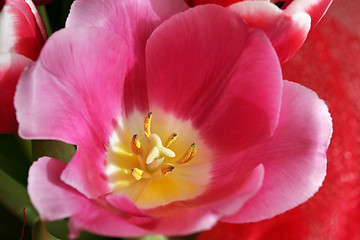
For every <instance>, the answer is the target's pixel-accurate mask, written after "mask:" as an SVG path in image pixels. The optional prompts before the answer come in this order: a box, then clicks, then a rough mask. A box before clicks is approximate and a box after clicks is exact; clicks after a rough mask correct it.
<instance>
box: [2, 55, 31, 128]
mask: <svg viewBox="0 0 360 240" xmlns="http://www.w3.org/2000/svg"><path fill="white" fill-rule="evenodd" d="M31 63H32V60H30V59H28V58H27V57H24V56H22V55H19V54H16V53H1V54H0V89H1V91H0V102H1V104H0V116H1V118H0V133H15V132H16V131H17V128H18V123H17V121H16V117H15V108H14V94H15V87H16V84H17V82H18V79H19V77H20V74H21V73H22V71H23V70H24V68H25V67H26V66H28V65H30V64H31Z"/></svg>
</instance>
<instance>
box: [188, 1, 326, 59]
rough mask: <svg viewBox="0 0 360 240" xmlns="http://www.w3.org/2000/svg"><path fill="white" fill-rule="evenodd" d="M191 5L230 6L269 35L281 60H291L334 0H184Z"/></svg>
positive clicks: (250, 23) (252, 24) (251, 24)
mask: <svg viewBox="0 0 360 240" xmlns="http://www.w3.org/2000/svg"><path fill="white" fill-rule="evenodd" d="M185 1H186V2H187V3H188V4H189V5H190V6H195V5H201V4H206V3H215V4H219V5H222V6H224V7H228V8H229V9H231V10H232V11H234V12H236V13H238V14H240V15H241V16H242V17H243V18H245V19H246V21H247V22H248V24H249V25H250V26H253V27H256V28H261V29H263V30H264V31H265V33H266V34H267V35H268V37H269V39H270V40H271V43H272V44H273V46H274V48H275V50H276V52H277V54H278V56H279V59H280V61H281V62H286V61H287V60H288V59H290V58H291V57H292V56H293V55H294V54H295V53H296V52H297V51H298V50H299V48H300V47H301V45H302V44H303V43H304V41H305V39H306V36H307V34H308V32H309V30H310V28H312V27H314V26H315V25H316V24H317V23H318V22H319V21H320V19H321V18H322V16H323V15H324V14H325V12H326V11H327V9H328V8H329V6H330V4H331V2H332V0H284V1H279V0H185Z"/></svg>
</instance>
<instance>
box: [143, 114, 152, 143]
mask: <svg viewBox="0 0 360 240" xmlns="http://www.w3.org/2000/svg"><path fill="white" fill-rule="evenodd" d="M151 117H152V112H149V113H148V115H146V118H145V121H144V133H145V137H146V138H147V139H149V136H150V134H151V132H150V127H151Z"/></svg>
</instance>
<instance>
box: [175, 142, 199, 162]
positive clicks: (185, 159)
mask: <svg viewBox="0 0 360 240" xmlns="http://www.w3.org/2000/svg"><path fill="white" fill-rule="evenodd" d="M195 153H196V144H195V143H193V144H191V146H190V147H189V148H188V150H187V151H186V152H185V154H184V155H183V156H182V157H181V158H180V159H179V160H178V161H177V163H179V164H184V163H187V162H189V161H190V160H191V159H193V157H194V156H195Z"/></svg>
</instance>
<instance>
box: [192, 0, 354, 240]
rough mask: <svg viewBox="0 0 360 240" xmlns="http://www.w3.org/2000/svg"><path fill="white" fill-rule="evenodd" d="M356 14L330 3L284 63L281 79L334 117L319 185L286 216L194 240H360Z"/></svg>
mask: <svg viewBox="0 0 360 240" xmlns="http://www.w3.org/2000/svg"><path fill="white" fill-rule="evenodd" d="M359 11H360V5H359V4H358V3H356V2H355V1H346V0H337V1H334V3H333V6H332V7H331V8H330V10H329V12H328V13H327V15H326V16H325V18H324V19H323V21H322V22H320V23H319V24H318V26H317V27H316V28H315V29H314V30H313V31H312V32H310V34H309V37H308V39H307V41H306V43H305V45H304V46H303V48H302V49H301V50H300V51H299V52H298V53H297V54H296V55H295V57H294V58H293V59H291V60H290V61H289V62H287V63H286V64H285V65H283V73H284V76H285V79H289V80H292V81H296V82H299V83H301V84H302V85H305V86H307V87H309V88H311V89H313V90H315V91H316V92H317V93H318V94H319V97H320V98H322V99H324V100H325V102H326V103H327V104H328V106H329V109H330V113H331V114H332V118H333V124H334V134H333V138H332V143H331V144H330V148H329V151H328V170H327V176H326V178H325V182H324V184H323V187H321V188H320V190H319V192H318V193H317V194H315V196H314V197H313V198H312V199H310V200H309V201H308V202H306V203H304V204H302V205H300V206H299V207H297V208H295V209H293V210H290V211H288V212H286V213H285V214H282V215H279V216H277V217H275V218H272V219H269V220H265V221H262V222H258V223H251V224H242V225H239V224H227V223H219V224H218V225H216V226H215V227H214V228H213V229H212V230H210V231H207V232H203V233H202V234H200V235H199V237H198V240H205V239H206V240H212V239H228V240H231V239H237V240H239V239H247V240H248V239H251V240H258V239H280V240H281V239H292V240H297V239H302V240H303V239H316V240H318V239H330V240H331V239H336V240H339V239H340V240H342V239H346V240H348V239H360V228H359V226H360V144H359V143H360V101H359V98H360V28H359V27H357V26H359V25H360V18H359V15H358V13H359ZM356 27H357V28H356Z"/></svg>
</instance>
